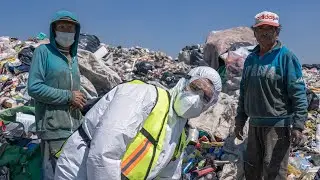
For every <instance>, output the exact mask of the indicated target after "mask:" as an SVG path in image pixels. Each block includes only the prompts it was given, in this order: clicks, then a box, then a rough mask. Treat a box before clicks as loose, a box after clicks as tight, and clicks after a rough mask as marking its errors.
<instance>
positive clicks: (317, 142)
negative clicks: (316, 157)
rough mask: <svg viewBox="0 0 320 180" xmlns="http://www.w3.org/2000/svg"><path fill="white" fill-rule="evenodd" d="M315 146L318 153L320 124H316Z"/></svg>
mask: <svg viewBox="0 0 320 180" xmlns="http://www.w3.org/2000/svg"><path fill="white" fill-rule="evenodd" d="M316 145H317V146H316V148H317V151H319V152H320V124H317V131H316Z"/></svg>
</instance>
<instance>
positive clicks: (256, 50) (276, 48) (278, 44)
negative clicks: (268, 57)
mask: <svg viewBox="0 0 320 180" xmlns="http://www.w3.org/2000/svg"><path fill="white" fill-rule="evenodd" d="M281 48H282V43H281V42H280V41H277V45H276V46H274V47H273V48H272V49H271V50H270V51H269V52H268V53H270V52H272V51H275V50H278V49H281ZM251 52H252V53H255V54H257V55H259V52H260V45H257V46H256V47H255V48H254V49H252V50H251Z"/></svg>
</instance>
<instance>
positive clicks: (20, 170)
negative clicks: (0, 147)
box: [0, 144, 41, 180]
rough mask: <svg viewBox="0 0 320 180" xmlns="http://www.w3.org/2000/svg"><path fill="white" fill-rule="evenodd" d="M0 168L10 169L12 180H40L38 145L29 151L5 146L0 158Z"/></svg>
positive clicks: (13, 146) (39, 152)
mask: <svg viewBox="0 0 320 180" xmlns="http://www.w3.org/2000/svg"><path fill="white" fill-rule="evenodd" d="M0 166H6V167H8V168H9V169H10V179H12V180H40V178H41V150H40V145H38V144H37V145H35V147H33V148H32V149H31V150H30V149H25V148H23V147H20V146H16V145H7V147H6V148H5V151H4V153H3V154H2V155H1V157H0Z"/></svg>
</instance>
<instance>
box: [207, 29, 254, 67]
mask: <svg viewBox="0 0 320 180" xmlns="http://www.w3.org/2000/svg"><path fill="white" fill-rule="evenodd" d="M236 44H238V45H241V46H251V45H255V44H257V42H256V38H255V37H254V34H253V31H252V30H251V29H250V28H248V27H236V28H231V29H226V30H222V31H212V32H211V33H210V34H209V35H208V37H207V40H206V43H205V47H204V60H205V61H206V62H207V63H208V64H209V66H210V67H212V68H214V69H218V68H219V66H220V65H221V63H220V62H219V56H220V55H222V54H224V53H226V52H227V51H228V50H229V49H230V48H231V47H232V45H233V46H234V47H235V49H232V51H234V50H236V49H238V48H237V47H236V46H235V45H236Z"/></svg>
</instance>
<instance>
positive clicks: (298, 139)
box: [290, 129, 303, 146]
mask: <svg viewBox="0 0 320 180" xmlns="http://www.w3.org/2000/svg"><path fill="white" fill-rule="evenodd" d="M290 138H291V142H292V145H293V146H299V145H301V144H302V143H303V142H302V140H303V135H302V132H301V131H300V130H298V129H292V130H291V137H290Z"/></svg>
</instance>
